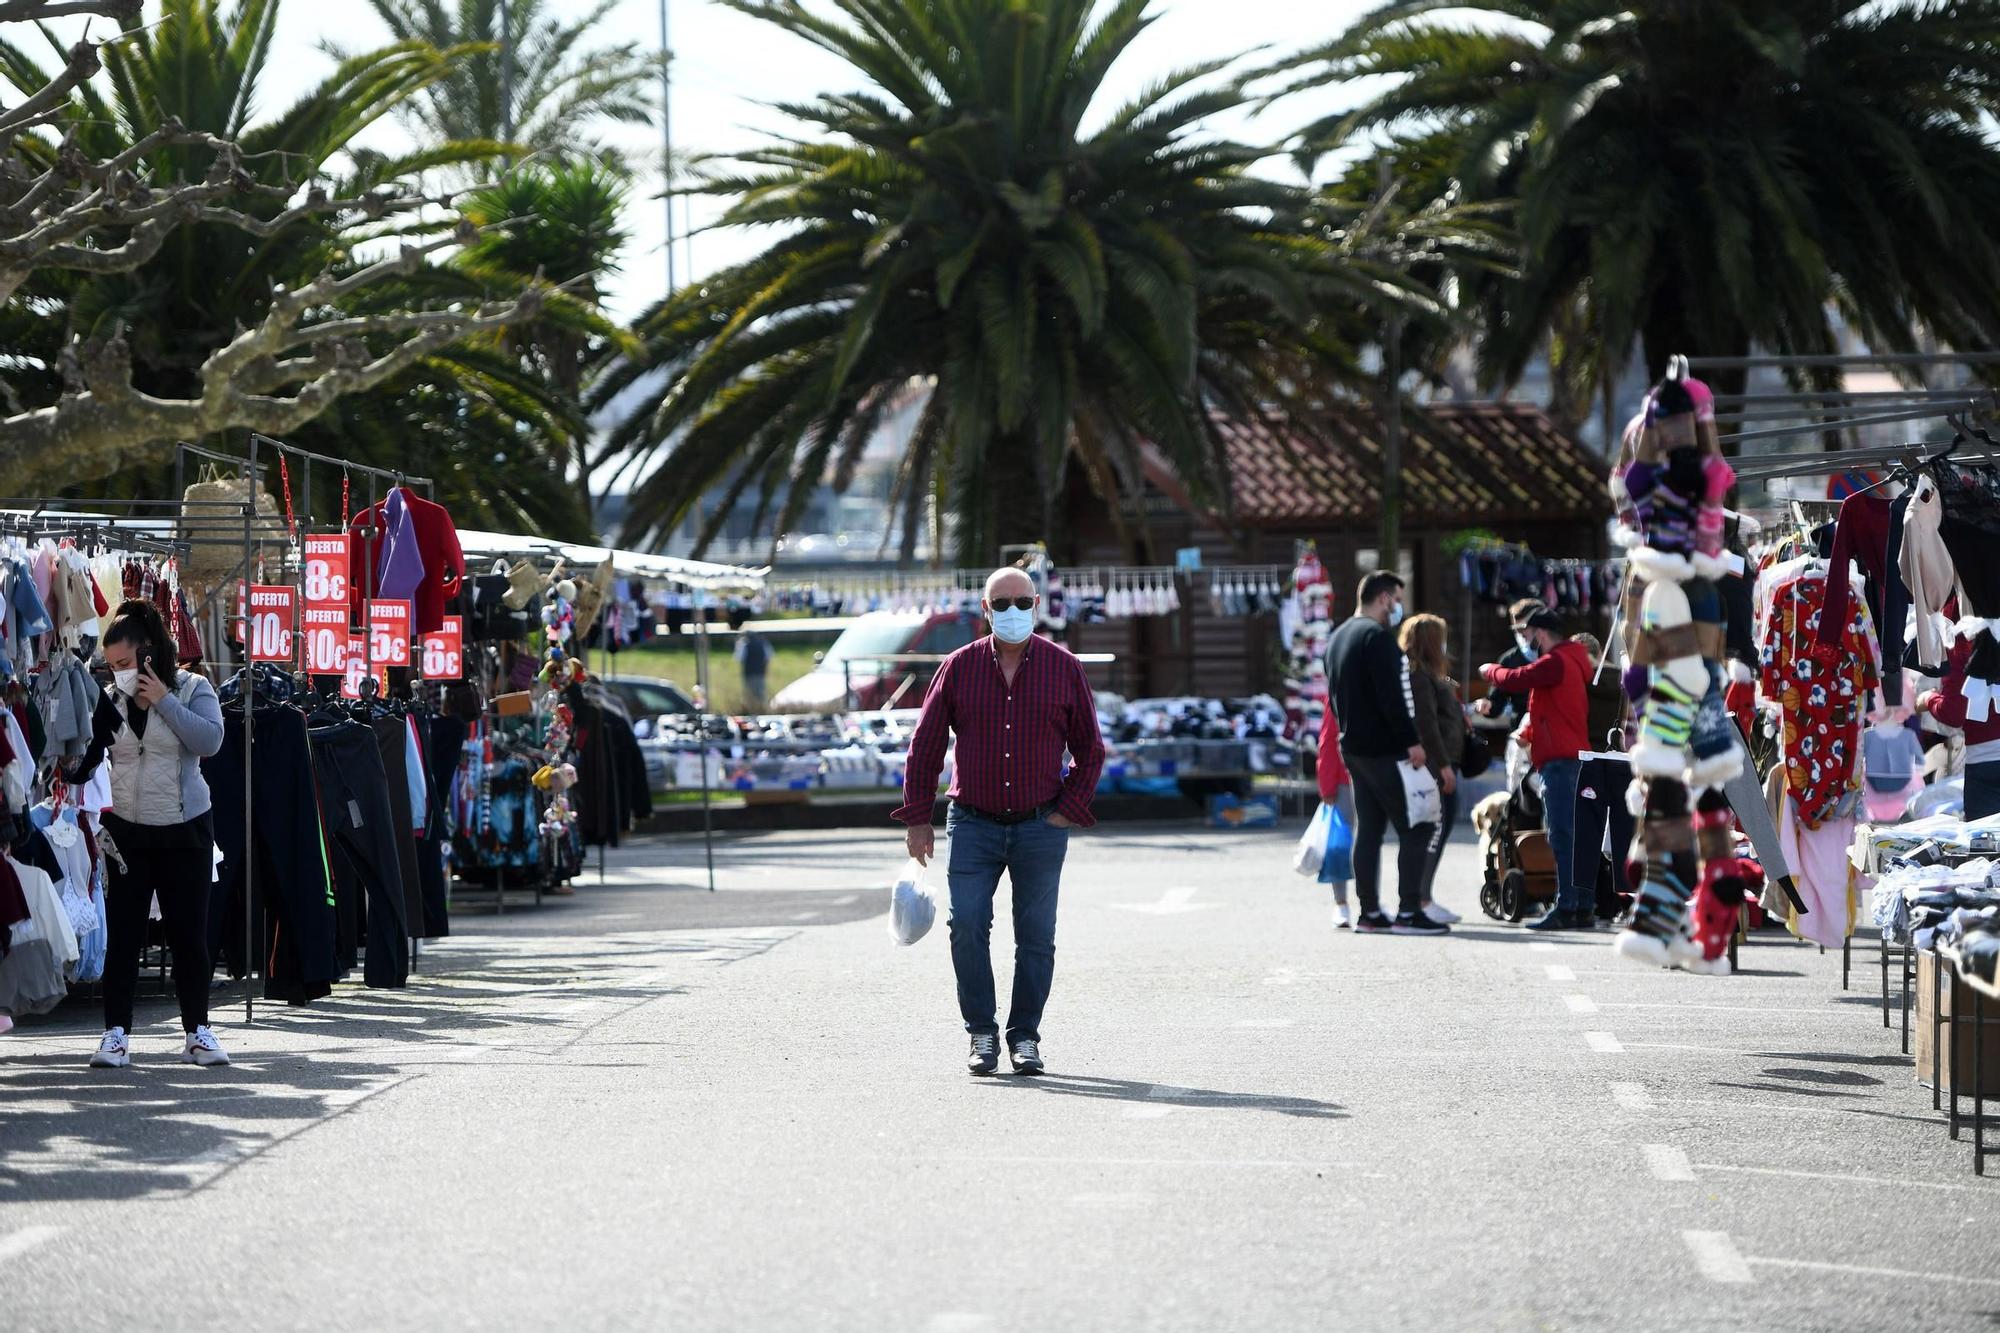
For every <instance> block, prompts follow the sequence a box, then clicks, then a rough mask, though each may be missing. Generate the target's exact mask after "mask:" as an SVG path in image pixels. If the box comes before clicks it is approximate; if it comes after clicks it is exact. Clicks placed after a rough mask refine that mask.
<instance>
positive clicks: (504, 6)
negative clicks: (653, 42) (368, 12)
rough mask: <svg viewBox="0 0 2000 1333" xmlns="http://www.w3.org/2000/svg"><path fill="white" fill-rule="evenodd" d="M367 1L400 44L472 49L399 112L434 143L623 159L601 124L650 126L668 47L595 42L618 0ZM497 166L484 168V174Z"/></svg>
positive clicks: (334, 47) (570, 158)
mask: <svg viewBox="0 0 2000 1333" xmlns="http://www.w3.org/2000/svg"><path fill="white" fill-rule="evenodd" d="M368 4H369V7H370V8H372V9H373V10H374V11H375V14H376V16H377V17H378V18H380V19H381V20H382V22H383V23H384V24H385V25H386V26H387V27H388V29H389V32H390V34H391V35H392V36H393V37H395V39H396V40H397V41H400V42H422V43H424V44H425V45H428V46H433V47H436V48H437V49H439V50H449V49H451V48H454V47H460V48H463V49H464V50H465V55H464V57H463V58H462V59H459V60H456V61H454V62H453V63H452V67H451V69H450V70H449V71H447V73H446V74H445V76H444V77H443V78H441V79H438V80H437V81H436V82H434V83H431V84H429V85H428V86H426V87H425V88H424V89H423V90H422V91H421V92H419V93H418V94H417V95H416V96H414V97H412V98H410V99H408V100H407V101H405V102H403V103H402V104H401V105H400V106H399V107H398V108H397V115H398V116H399V117H401V118H402V119H403V120H404V121H405V122H407V123H408V125H409V127H410V129H411V130H412V131H414V132H415V133H416V134H418V135H419V136H421V137H423V138H424V139H426V140H443V141H450V140H456V139H489V140H500V139H510V140H511V141H512V142H514V143H517V144H521V145H523V146H525V147H526V148H528V149H529V150H530V151H532V152H535V153H537V154H540V155H543V156H545V157H549V158H552V159H554V160H556V161H558V162H570V161H575V160H578V159H582V158H594V159H597V160H599V161H604V162H610V163H616V162H618V161H619V158H618V155H617V153H615V152H614V151H612V150H611V149H609V148H607V147H606V146H605V145H604V144H603V143H602V142H601V141H600V140H599V139H598V138H597V131H598V129H599V128H600V126H601V122H604V121H613V122H618V123H622V124H628V125H646V124H650V123H652V121H653V118H654V116H655V114H656V113H657V110H658V102H657V100H656V98H655V91H656V89H657V87H658V84H659V79H660V68H661V61H662V59H663V56H662V55H661V53H660V52H658V51H654V50H652V49H650V48H647V47H645V46H643V45H641V44H640V43H638V42H619V43H615V44H610V45H593V44H591V43H590V42H589V38H590V36H591V34H592V32H593V31H594V30H596V29H597V28H598V27H599V26H600V25H601V24H602V23H603V21H604V18H605V16H606V15H607V14H609V13H610V12H611V11H612V10H613V9H616V8H617V7H618V0H598V2H597V3H596V4H594V5H590V6H588V7H583V6H580V5H573V4H570V3H566V2H561V3H554V4H551V3H549V0H456V3H455V4H453V3H448V0H368ZM503 24H504V27H503ZM328 49H329V50H332V51H334V52H335V53H336V54H338V53H339V50H340V48H339V47H338V45H337V44H330V45H329V48H328ZM510 92H511V100H510V96H509V94H510ZM510 131H511V132H510ZM494 165H495V164H493V163H490V162H489V163H486V164H483V166H482V172H483V174H487V175H490V174H492V168H493V167H494Z"/></svg>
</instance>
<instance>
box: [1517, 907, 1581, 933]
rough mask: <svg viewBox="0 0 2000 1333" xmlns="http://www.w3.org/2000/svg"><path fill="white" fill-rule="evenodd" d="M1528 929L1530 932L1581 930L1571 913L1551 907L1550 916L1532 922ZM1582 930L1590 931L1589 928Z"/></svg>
mask: <svg viewBox="0 0 2000 1333" xmlns="http://www.w3.org/2000/svg"><path fill="white" fill-rule="evenodd" d="M1527 928H1528V929H1529V930H1544V931H1557V930H1577V929H1579V927H1578V925H1577V924H1576V917H1575V916H1574V915H1572V914H1571V913H1569V912H1565V911H1564V910H1563V909H1562V908H1560V907H1551V908H1550V909H1549V910H1548V914H1547V915H1546V916H1543V917H1542V918H1541V919H1540V920H1537V921H1530V922H1529V923H1528V926H1527ZM1581 929H1584V930H1588V929H1589V927H1588V926H1584V927H1581Z"/></svg>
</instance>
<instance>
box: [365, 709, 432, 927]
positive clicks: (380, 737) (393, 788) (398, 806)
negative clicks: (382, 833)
mask: <svg viewBox="0 0 2000 1333" xmlns="http://www.w3.org/2000/svg"><path fill="white" fill-rule="evenodd" d="M375 748H376V751H377V753H379V754H380V755H381V757H382V772H383V775H384V776H385V777H386V778H387V779H388V783H389V815H390V838H391V840H392V841H393V843H394V845H395V849H396V864H397V865H398V866H400V867H401V870H402V884H403V924H404V928H405V929H408V928H409V926H410V925H412V924H415V925H416V927H417V929H419V930H421V929H422V928H423V920H424V880H423V873H422V872H421V871H420V870H419V869H418V867H417V820H416V814H415V812H414V811H412V810H411V809H410V764H409V755H410V750H409V731H408V724H407V723H405V722H404V721H403V719H402V718H400V717H378V718H376V719H375Z"/></svg>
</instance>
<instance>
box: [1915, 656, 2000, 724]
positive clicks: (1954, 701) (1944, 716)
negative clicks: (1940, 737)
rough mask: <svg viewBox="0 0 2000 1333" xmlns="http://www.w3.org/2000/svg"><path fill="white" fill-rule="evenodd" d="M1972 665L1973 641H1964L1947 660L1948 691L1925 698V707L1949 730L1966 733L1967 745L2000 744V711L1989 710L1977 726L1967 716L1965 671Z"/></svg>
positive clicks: (1945, 684)
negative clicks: (1954, 729) (1953, 728)
mask: <svg viewBox="0 0 2000 1333" xmlns="http://www.w3.org/2000/svg"><path fill="white" fill-rule="evenodd" d="M1971 661H1972V640H1971V639H1960V640H1959V641H1958V642H1957V643H1956V644H1954V645H1953V646H1952V650H1951V656H1950V657H1949V658H1947V659H1946V665H1945V673H1944V681H1943V684H1944V688H1943V689H1940V690H1932V691H1930V692H1929V693H1927V694H1925V695H1924V706H1925V707H1926V708H1927V709H1929V710H1930V715H1931V716H1932V717H1934V718H1936V719H1937V720H1938V721H1940V722H1942V723H1944V724H1945V725H1946V726H1947V727H1956V728H1958V729H1959V730H1960V731H1962V732H1964V733H1965V743H1966V744H1967V745H1982V744H1985V743H1986V742H1988V741H2000V708H1989V709H1988V710H1987V711H1986V720H1985V721H1984V722H1973V721H1970V720H1968V719H1967V718H1966V716H1965V711H1966V709H1965V668H1966V666H1967V665H1968V664H1969V663H1970V662H1971Z"/></svg>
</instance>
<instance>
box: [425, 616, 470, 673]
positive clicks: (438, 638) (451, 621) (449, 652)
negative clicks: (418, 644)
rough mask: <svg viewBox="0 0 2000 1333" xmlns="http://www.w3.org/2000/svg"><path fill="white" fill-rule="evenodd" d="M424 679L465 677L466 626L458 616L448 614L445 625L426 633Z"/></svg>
mask: <svg viewBox="0 0 2000 1333" xmlns="http://www.w3.org/2000/svg"><path fill="white" fill-rule="evenodd" d="M423 665H424V679H425V680H462V679H464V678H465V627H464V623H463V622H462V621H461V620H460V619H459V618H458V617H457V616H446V617H445V618H444V624H443V627H442V628H440V629H437V630H434V631H432V632H431V633H429V634H426V635H424V664H423Z"/></svg>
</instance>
